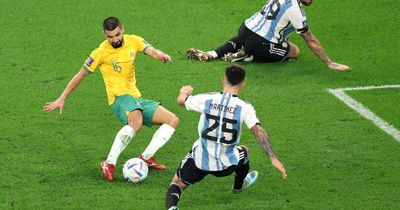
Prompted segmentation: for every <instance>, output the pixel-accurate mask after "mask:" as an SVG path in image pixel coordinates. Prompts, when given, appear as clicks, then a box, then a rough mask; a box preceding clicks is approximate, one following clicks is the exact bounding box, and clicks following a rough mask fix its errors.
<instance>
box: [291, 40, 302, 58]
mask: <svg viewBox="0 0 400 210" xmlns="http://www.w3.org/2000/svg"><path fill="white" fill-rule="evenodd" d="M299 56H300V49H299V48H298V47H297V46H296V45H295V44H292V43H290V51H289V54H288V57H289V58H291V59H297V58H298V57H299Z"/></svg>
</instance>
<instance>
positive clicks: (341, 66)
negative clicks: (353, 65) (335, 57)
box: [327, 62, 350, 71]
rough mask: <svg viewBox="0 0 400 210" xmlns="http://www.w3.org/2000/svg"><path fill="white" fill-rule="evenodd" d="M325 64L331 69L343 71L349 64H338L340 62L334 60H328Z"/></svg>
mask: <svg viewBox="0 0 400 210" xmlns="http://www.w3.org/2000/svg"><path fill="white" fill-rule="evenodd" d="M327 65H328V67H329V68H330V69H333V70H340V71H345V70H348V69H350V66H346V65H344V64H340V63H336V62H329V63H328V64H327Z"/></svg>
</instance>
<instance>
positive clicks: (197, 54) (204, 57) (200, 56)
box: [186, 48, 213, 61]
mask: <svg viewBox="0 0 400 210" xmlns="http://www.w3.org/2000/svg"><path fill="white" fill-rule="evenodd" d="M186 57H187V58H189V59H194V60H199V61H210V60H212V59H213V57H212V56H211V55H210V54H208V53H206V52H204V51H201V50H199V49H196V48H189V49H187V50H186Z"/></svg>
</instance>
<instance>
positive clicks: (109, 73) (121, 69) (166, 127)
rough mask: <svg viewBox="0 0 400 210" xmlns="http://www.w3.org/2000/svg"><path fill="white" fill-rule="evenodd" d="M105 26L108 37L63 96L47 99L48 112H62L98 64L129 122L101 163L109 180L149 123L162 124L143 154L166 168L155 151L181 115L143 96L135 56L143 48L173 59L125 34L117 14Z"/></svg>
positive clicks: (114, 104) (115, 106) (112, 100)
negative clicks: (130, 143)
mask: <svg viewBox="0 0 400 210" xmlns="http://www.w3.org/2000/svg"><path fill="white" fill-rule="evenodd" d="M103 30H104V34H105V36H106V38H107V40H105V41H104V42H103V43H101V44H100V46H99V47H98V48H97V49H95V50H94V51H93V52H92V53H91V54H90V57H89V58H88V59H87V60H86V62H85V63H84V64H83V66H82V68H81V69H80V70H79V72H78V73H77V74H76V75H75V76H74V77H73V78H72V79H71V81H70V82H69V83H68V85H67V87H66V88H65V89H64V91H63V92H62V94H61V95H60V97H59V98H58V99H57V100H55V101H53V102H49V103H47V104H46V105H45V106H44V107H43V109H44V110H45V111H47V112H51V111H53V110H55V109H58V111H59V112H60V114H61V113H62V110H63V106H64V102H65V100H66V99H67V97H68V95H69V94H70V93H71V92H72V91H73V90H74V89H75V88H76V87H77V86H78V85H79V83H80V82H81V81H82V80H83V79H85V77H86V76H87V75H90V74H92V73H93V72H95V70H96V69H97V67H98V68H99V69H100V72H101V73H102V75H103V79H104V83H105V86H106V90H107V97H108V104H109V106H110V108H111V109H112V111H113V112H114V115H115V117H116V118H117V119H119V120H120V121H121V122H123V123H124V124H125V126H124V127H122V129H121V130H119V132H118V133H117V135H116V137H115V140H114V143H113V144H112V147H111V150H110V152H109V154H108V157H107V159H106V160H105V161H103V162H101V163H100V169H101V171H102V172H103V175H104V177H105V178H106V179H107V180H109V181H113V180H114V169H115V165H116V163H117V159H118V156H119V155H120V154H121V152H122V151H123V150H124V149H125V147H126V146H127V145H128V144H129V142H130V141H131V139H132V138H133V137H134V136H135V135H136V134H137V133H138V132H139V131H140V129H141V128H142V125H143V124H144V125H146V126H148V127H151V126H152V125H153V124H155V125H161V126H160V127H159V128H158V130H157V131H156V132H155V133H154V136H153V138H152V140H151V141H150V144H149V145H148V146H147V148H146V150H145V151H144V152H143V153H142V154H141V155H140V158H141V159H143V160H144V161H145V162H146V163H147V164H148V165H149V167H151V168H154V169H158V170H165V169H166V166H164V165H161V164H158V163H157V162H156V160H155V159H154V154H155V153H156V152H157V150H158V149H160V148H161V147H162V146H163V145H164V144H165V143H166V142H167V141H168V140H169V139H170V138H171V136H172V134H173V133H174V131H175V129H176V127H177V126H178V123H179V119H178V118H177V117H176V116H175V115H174V114H173V113H171V112H170V111H168V110H167V109H165V108H164V107H163V106H161V105H160V103H159V102H156V101H152V100H144V99H142V98H141V95H140V92H139V90H138V88H137V87H136V78H135V60H136V56H137V54H138V53H140V52H143V53H144V54H146V55H148V56H150V57H152V58H154V59H155V60H158V61H161V62H163V63H166V62H170V61H171V57H170V56H169V55H167V54H165V53H164V52H162V51H160V50H158V49H156V48H154V47H152V46H151V45H150V44H149V43H148V42H147V41H145V40H144V39H143V38H141V37H139V36H136V35H124V27H123V25H122V23H121V22H120V21H119V20H118V18H116V17H108V18H106V19H105V20H104V22H103Z"/></svg>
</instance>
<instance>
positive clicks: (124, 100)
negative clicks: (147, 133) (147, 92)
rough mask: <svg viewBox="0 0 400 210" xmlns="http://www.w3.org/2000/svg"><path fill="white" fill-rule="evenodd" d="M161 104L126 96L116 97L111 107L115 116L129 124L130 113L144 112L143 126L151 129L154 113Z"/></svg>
mask: <svg viewBox="0 0 400 210" xmlns="http://www.w3.org/2000/svg"><path fill="white" fill-rule="evenodd" d="M158 105H160V102H157V101H152V100H145V99H141V98H135V97H133V96H131V95H128V94H125V95H120V96H116V97H115V101H114V103H113V104H111V105H110V107H111V109H112V111H113V112H114V116H115V117H116V118H117V119H118V120H119V121H121V122H123V123H125V124H128V114H129V112H131V111H133V110H136V109H139V110H141V111H142V116H143V124H144V125H146V126H147V127H151V126H152V125H153V123H152V122H151V121H152V120H153V115H154V112H155V111H156V109H157V107H158Z"/></svg>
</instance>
